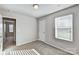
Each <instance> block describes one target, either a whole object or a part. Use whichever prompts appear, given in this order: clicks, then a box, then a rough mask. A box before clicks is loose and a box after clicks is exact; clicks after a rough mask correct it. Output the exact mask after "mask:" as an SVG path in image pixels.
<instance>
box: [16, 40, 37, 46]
mask: <svg viewBox="0 0 79 59" xmlns="http://www.w3.org/2000/svg"><path fill="white" fill-rule="evenodd" d="M33 41H36V40H29V41H27V42H24V43H21V44H16V46H21V45H24V44H28V43H31V42H33Z"/></svg>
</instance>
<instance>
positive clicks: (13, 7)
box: [0, 4, 73, 17]
mask: <svg viewBox="0 0 79 59" xmlns="http://www.w3.org/2000/svg"><path fill="white" fill-rule="evenodd" d="M72 5H73V4H39V9H37V10H35V9H34V8H33V6H32V4H1V5H0V9H4V10H9V11H12V12H18V13H22V14H26V15H29V16H33V17H41V16H45V15H47V14H50V13H53V12H56V11H58V10H61V9H64V8H67V7H70V6H72Z"/></svg>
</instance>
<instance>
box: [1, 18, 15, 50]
mask: <svg viewBox="0 0 79 59" xmlns="http://www.w3.org/2000/svg"><path fill="white" fill-rule="evenodd" d="M4 20H10V21H15V30H14V37H15V41H16V19H14V18H9V17H2V24H3V26H2V27H3V40H4ZM3 40H2V45H3V46H2V51H3V50H4V42H3ZM15 46H16V42H15Z"/></svg>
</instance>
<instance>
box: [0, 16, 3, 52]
mask: <svg viewBox="0 0 79 59" xmlns="http://www.w3.org/2000/svg"><path fill="white" fill-rule="evenodd" d="M2 50H3V21H2V16H1V15H0V51H2Z"/></svg>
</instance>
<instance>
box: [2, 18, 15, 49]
mask: <svg viewBox="0 0 79 59" xmlns="http://www.w3.org/2000/svg"><path fill="white" fill-rule="evenodd" d="M15 45H16V20H15V19H11V18H3V49H7V48H9V47H12V46H15Z"/></svg>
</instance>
